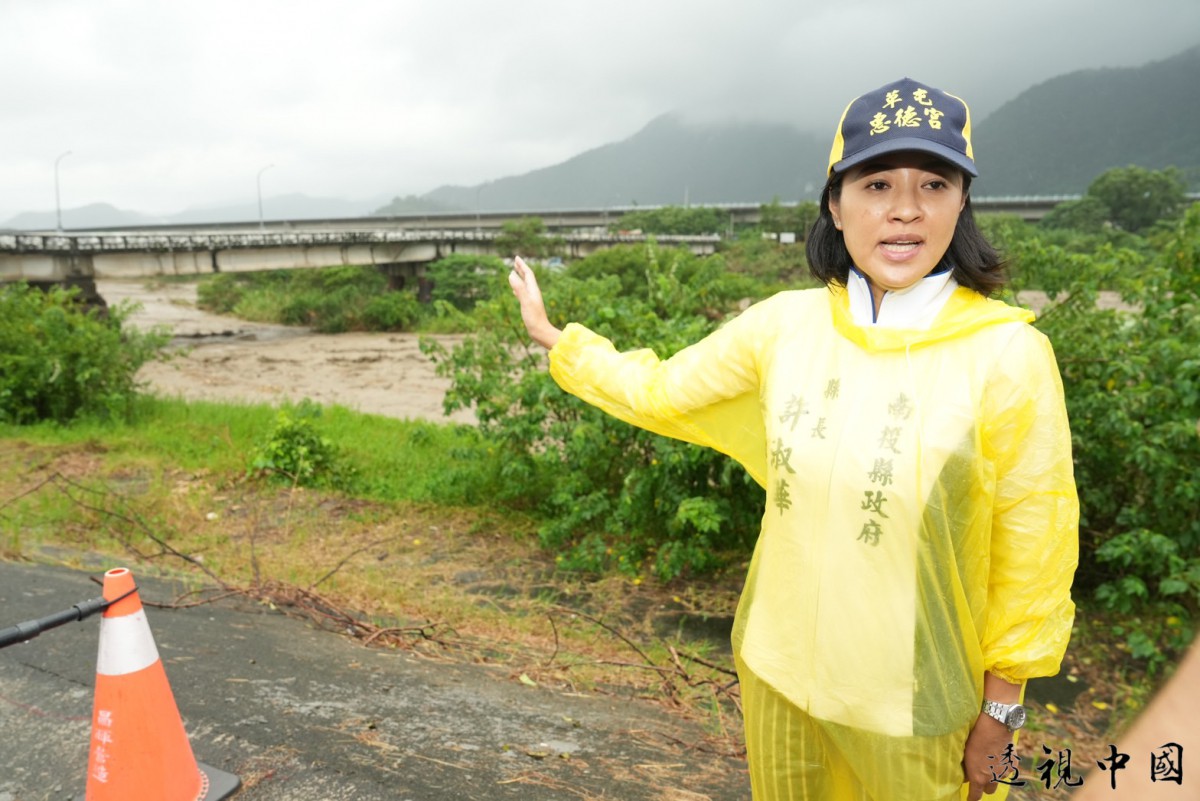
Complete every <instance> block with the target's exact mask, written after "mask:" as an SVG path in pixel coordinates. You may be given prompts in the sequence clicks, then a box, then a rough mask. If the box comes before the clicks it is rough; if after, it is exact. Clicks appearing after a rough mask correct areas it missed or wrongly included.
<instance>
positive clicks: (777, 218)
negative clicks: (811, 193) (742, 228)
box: [759, 197, 820, 239]
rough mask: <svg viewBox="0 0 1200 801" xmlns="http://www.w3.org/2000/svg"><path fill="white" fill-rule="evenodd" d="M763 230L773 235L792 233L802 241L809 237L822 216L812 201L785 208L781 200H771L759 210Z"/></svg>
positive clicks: (776, 198)
mask: <svg viewBox="0 0 1200 801" xmlns="http://www.w3.org/2000/svg"><path fill="white" fill-rule="evenodd" d="M759 213H760V215H761V220H762V223H761V224H762V229H763V230H764V231H768V232H770V233H773V234H780V233H785V232H791V233H794V234H796V235H797V236H798V237H799V238H800V239H803V238H804V237H805V236H807V235H808V229H809V228H811V227H812V224H813V222H814V221H816V219H817V215H818V214H820V209H819V208H818V207H817V204H816V203H813V202H812V201H811V200H809V201H805V202H803V203H797V204H796V205H794V206H784V205H783V204H781V203H780V202H779V198H778V197H775V198H772V199H771V202H770V203H764V204H763V205H762V206H761V207H760V208H759Z"/></svg>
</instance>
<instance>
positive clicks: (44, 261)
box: [0, 253, 108, 312]
mask: <svg viewBox="0 0 1200 801" xmlns="http://www.w3.org/2000/svg"><path fill="white" fill-rule="evenodd" d="M7 273H8V271H7V270H5V269H3V265H0V282H6V281H14V280H20V281H24V282H25V283H27V284H29V285H30V286H32V287H37V288H38V289H41V290H43V291H45V290H48V289H50V287H52V286H64V287H67V288H70V287H75V288H76V289H78V290H79V300H80V302H81V303H83V304H84V305H85V306H88V307H90V308H94V309H99V310H101V311H102V312H106V311H107V310H108V304H107V303H105V301H104V298H102V297H100V293H99V292H98V291H97V290H96V271H95V266H94V265H93V263H92V256H91V254H90V253H53V254H50V253H47V254H41V255H39V256H36V257H33V258H28V257H27V258H25V260H24V266H23V268H22V269H21V270H20V271H19V272H18V273H17V274H16V276H10V275H7Z"/></svg>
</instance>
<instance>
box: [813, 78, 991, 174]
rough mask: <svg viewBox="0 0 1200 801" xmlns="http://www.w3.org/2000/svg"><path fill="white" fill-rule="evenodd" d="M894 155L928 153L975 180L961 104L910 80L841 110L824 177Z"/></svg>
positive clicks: (968, 129)
mask: <svg viewBox="0 0 1200 801" xmlns="http://www.w3.org/2000/svg"><path fill="white" fill-rule="evenodd" d="M900 150H917V151H921V152H924V153H931V154H933V155H935V156H937V157H939V158H942V159H945V160H946V161H948V162H950V163H951V164H953V165H954V166H956V167H958V168H959V169H961V170H963V171H964V172H966V173H967V174H969V175H971V176H977V175H979V171H978V170H977V169H976V168H975V158H974V154H973V153H972V151H971V112H970V110H969V109H968V108H967V104H966V103H965V102H963V100H962V99H961V98H957V97H955V96H954V95H952V94H949V93H947V92H943V91H942V90H941V89H934V88H933V87H931V86H927V85H925V84H923V83H921V82H920V81H914V80H913V79H911V78H901V79H900V80H898V81H896V82H894V83H889V84H888V85H886V86H881V87H879V88H878V89H875V90H873V91H871V92H867V93H866V94H864V95H861V96H859V97H856V98H855V99H854V100H852V101H851V102H850V105H848V106H846V110H845V111H844V112H842V119H841V122H839V123H838V129H837V133H836V134H834V137H833V148H832V149H831V150H830V152H829V174H830V175H833V174H834V173H839V172H845V171H846V170H848V169H850V168H851V167H853V166H855V165H856V164H862V163H863V162H864V161H868V160H870V159H873V158H875V157H876V156H881V155H883V154H885V153H895V152H897V151H900Z"/></svg>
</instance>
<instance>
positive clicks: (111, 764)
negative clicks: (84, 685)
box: [85, 567, 241, 801]
mask: <svg viewBox="0 0 1200 801" xmlns="http://www.w3.org/2000/svg"><path fill="white" fill-rule="evenodd" d="M104 598H105V600H107V601H109V602H110V603H112V605H111V606H109V607H108V608H107V609H105V610H104V617H103V618H102V619H101V621H100V655H99V658H98V659H97V664H96V695H95V703H94V706H93V708H92V740H91V744H90V747H89V749H88V777H87V794H86V796H85V798H86V801H110V799H111V800H113V801H115V799H122V801H139V800H140V799H145V801H150V800H151V799H153V801H176V800H177V799H178V801H219V799H223V798H228V797H229V796H230V795H232V794H233V793H234V792H235V791H236V790H237V789H238V787H239V786H240V784H241V782H240V781H239V780H238V778H237V777H236V776H233V775H232V774H228V773H225V772H224V771H219V770H216V769H215V768H210V767H208V766H207V765H201V764H199V763H197V762H196V758H195V757H194V756H193V755H192V746H191V744H190V743H189V742H188V738H187V732H185V731H184V729H183V720H182V719H181V718H180V717H179V709H178V707H176V706H175V697H174V696H173V695H172V694H171V687H170V685H169V684H167V674H166V671H165V670H163V665H162V660H160V659H159V658H158V648H157V647H156V646H155V645H154V637H153V635H151V634H150V624H149V623H148V622H147V621H146V613H145V611H143V609H142V601H141V599H140V598H139V597H138V594H137V585H135V584H134V582H133V574H132V573H130V572H129V570H128V569H126V568H123V567H119V568H115V569H113V570H109V571H108V572H107V573H105V574H104ZM113 602H115V603H113Z"/></svg>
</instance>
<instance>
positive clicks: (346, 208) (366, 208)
mask: <svg viewBox="0 0 1200 801" xmlns="http://www.w3.org/2000/svg"><path fill="white" fill-rule="evenodd" d="M379 204H380V199H379V198H375V199H372V200H358V201H354V200H343V199H341V198H322V197H310V196H309V195H304V194H290V195H279V196H277V197H264V198H263V204H262V205H263V208H262V211H263V219H264V220H267V221H271V220H336V219H341V218H346V217H367V216H370V215H371V213H372V212H373V211H374V209H376V208H378V206H379ZM62 221H63V227H64V228H68V229H76V230H86V229H90V228H120V227H122V226H147V225H203V224H205V223H225V222H258V202H257V200H255V201H252V202H249V203H237V204H229V205H219V206H198V207H193V208H189V209H185V210H183V211H181V212H177V213H175V214H168V215H164V216H161V217H155V216H152V215H149V214H141V213H140V212H136V211H128V210H126V209H119V208H117V207H115V206H112V205H111V204H108V203H91V204H89V205H86V206H78V207H74V208H67V209H63V210H62ZM55 227H56V215H55V212H53V211H27V212H23V213H21V214H18V215H16V216H15V217H12V218H10V219H8V220H6V221H4V222H3V223H0V229H3V228H8V229H12V230H16V231H53V230H54V229H55Z"/></svg>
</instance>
